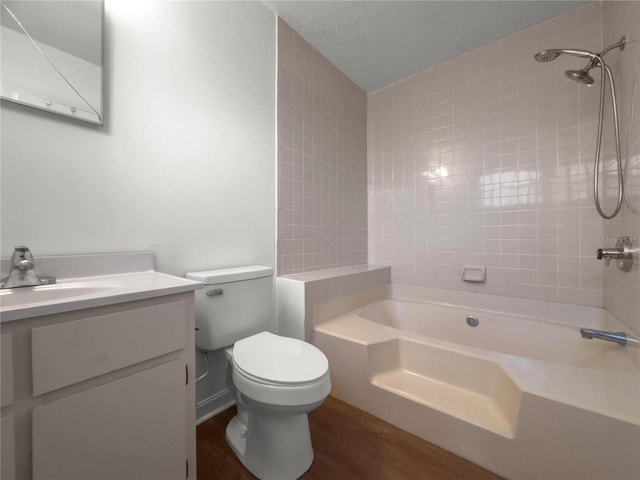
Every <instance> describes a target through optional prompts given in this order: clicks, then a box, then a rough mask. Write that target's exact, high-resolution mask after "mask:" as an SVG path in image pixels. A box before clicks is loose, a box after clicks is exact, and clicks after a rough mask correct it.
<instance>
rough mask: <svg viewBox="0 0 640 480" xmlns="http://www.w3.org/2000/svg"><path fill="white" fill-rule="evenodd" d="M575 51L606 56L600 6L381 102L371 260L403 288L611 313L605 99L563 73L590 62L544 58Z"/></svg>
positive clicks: (381, 95) (376, 122)
mask: <svg viewBox="0 0 640 480" xmlns="http://www.w3.org/2000/svg"><path fill="white" fill-rule="evenodd" d="M576 46H577V47H580V48H585V49H591V50H594V51H599V50H600V49H601V48H602V5H601V4H600V3H595V4H590V5H588V6H586V7H583V8H581V9H579V10H576V11H573V12H571V13H569V14H566V15H563V16H561V17H557V18H555V19H553V20H551V21H548V22H545V23H543V24H541V25H538V26H536V27H533V28H530V29H528V30H524V31H522V32H520V33H518V34H515V35H513V36H511V37H508V38H506V39H503V40H501V41H499V42H496V43H493V44H491V45H488V46H486V47H483V48H480V49H478V50H475V51H472V52H470V53H468V54H465V55H462V56H460V57H458V58H456V59H454V60H452V61H449V62H446V63H443V64H440V65H438V66H436V67H433V68H431V69H429V70H426V71H424V72H421V73H419V74H416V75H414V76H412V77H409V78H407V79H405V80H402V81H400V82H397V83H395V84H393V85H391V86H389V87H386V88H384V89H381V90H378V91H376V92H373V93H370V94H369V95H368V117H367V129H368V132H367V142H368V171H367V175H368V179H369V182H368V185H369V200H368V201H369V263H375V264H388V265H391V266H392V281H393V283H397V284H405V285H417V286H429V287H441V288H450V289H462V290H473V291H482V292H486V293H495V294H500V295H511V296H518V297H526V298H537V299H543V300H553V301H561V302H569V303H579V304H587V305H596V306H601V305H602V302H603V268H602V264H601V263H600V262H599V261H597V260H596V259H595V251H596V249H597V248H598V247H599V246H601V245H600V244H601V243H602V237H603V222H602V220H601V219H600V218H599V217H598V216H597V214H596V212H595V209H594V207H593V199H592V195H591V192H590V182H591V176H592V173H593V158H592V156H593V149H594V146H595V143H594V135H595V131H596V121H597V107H598V93H599V92H598V90H597V89H594V88H592V89H590V88H587V87H584V86H580V85H578V84H577V83H574V82H571V81H569V80H568V79H566V78H565V77H564V75H563V72H564V70H566V69H569V68H571V69H575V68H579V67H581V66H582V64H583V63H584V62H583V61H582V62H581V61H579V60H578V59H575V58H571V57H567V56H562V57H560V58H559V59H558V60H556V61H555V62H552V63H536V62H534V60H533V55H534V54H535V53H536V52H538V51H540V50H543V49H545V48H553V47H568V48H570V47H576ZM466 264H471V265H485V266H486V267H487V282H486V283H484V284H469V283H465V282H463V281H462V280H461V279H460V273H461V268H462V265H466Z"/></svg>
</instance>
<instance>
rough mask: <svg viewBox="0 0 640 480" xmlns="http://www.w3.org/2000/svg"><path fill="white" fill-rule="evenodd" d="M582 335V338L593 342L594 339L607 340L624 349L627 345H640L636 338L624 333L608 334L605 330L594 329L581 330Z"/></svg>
mask: <svg viewBox="0 0 640 480" xmlns="http://www.w3.org/2000/svg"><path fill="white" fill-rule="evenodd" d="M580 335H582V338H586V339H588V340H593V339H594V338H596V339H598V340H606V341H607V342H614V343H617V344H618V345H622V346H623V347H624V346H625V345H626V344H627V343H637V344H640V341H638V340H636V339H635V338H629V337H627V334H626V333H624V332H607V331H605V330H594V329H592V328H581V329H580Z"/></svg>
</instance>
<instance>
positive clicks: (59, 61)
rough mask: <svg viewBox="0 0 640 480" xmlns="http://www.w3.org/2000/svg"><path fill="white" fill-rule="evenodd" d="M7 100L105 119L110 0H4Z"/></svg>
mask: <svg viewBox="0 0 640 480" xmlns="http://www.w3.org/2000/svg"><path fill="white" fill-rule="evenodd" d="M0 26H1V28H2V32H1V48H2V51H1V57H0V58H1V61H2V65H1V67H2V69H1V71H2V76H1V81H0V97H2V99H3V100H8V101H10V102H14V103H19V104H22V105H28V106H30V107H35V108H38V109H41V110H47V111H50V112H54V113H57V114H60V115H64V116H67V117H71V118H75V119H78V120H82V121H85V122H90V123H95V124H98V125H103V106H102V83H103V81H102V80H103V67H104V65H103V32H104V0H84V1H77V0H70V1H65V0H13V1H10V0H2V2H1V5H0Z"/></svg>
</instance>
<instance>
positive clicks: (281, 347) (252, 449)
mask: <svg viewBox="0 0 640 480" xmlns="http://www.w3.org/2000/svg"><path fill="white" fill-rule="evenodd" d="M272 275H273V269H272V268H271V267H265V266H260V265H253V266H249V267H234V268H226V269H220V270H207V271H200V272H190V273H187V274H186V276H187V278H190V279H193V280H198V281H200V282H202V283H203V284H204V286H205V288H203V289H202V290H199V291H197V292H196V294H195V295H196V301H195V310H196V332H195V342H196V346H197V347H198V348H199V349H201V350H205V351H215V350H223V349H224V351H225V353H226V356H227V359H228V360H229V365H228V368H227V385H228V387H229V390H231V392H232V393H233V395H234V398H235V401H236V406H237V408H238V414H237V415H236V416H235V417H234V418H233V419H232V420H231V421H230V422H229V425H227V443H229V445H230V447H231V449H232V450H233V451H234V453H235V454H236V455H237V456H238V458H239V459H240V461H241V462H242V464H243V465H244V466H245V467H246V468H247V469H248V470H249V471H250V472H251V473H253V474H254V475H255V476H256V477H258V478H260V479H261V480H293V479H296V478H298V477H300V476H301V475H302V474H303V473H304V472H305V471H307V469H308V468H309V467H310V466H311V463H312V461H313V449H312V446H311V435H310V432H309V421H308V418H307V413H309V412H310V411H312V410H314V409H315V408H317V407H319V406H320V405H321V404H322V402H323V401H324V399H325V398H326V397H327V395H328V394H329V391H330V390H331V380H330V378H329V363H328V361H327V358H326V357H325V356H324V354H323V353H322V352H321V351H320V350H318V349H317V348H316V347H314V346H313V345H311V344H309V343H306V342H304V341H302V340H299V339H294V338H288V337H282V336H279V335H275V334H273V333H270V332H269V331H267V330H269V328H270V327H271V318H270V314H271V312H272V308H271V299H272V296H273V282H272ZM300 321H304V320H303V319H301V320H300Z"/></svg>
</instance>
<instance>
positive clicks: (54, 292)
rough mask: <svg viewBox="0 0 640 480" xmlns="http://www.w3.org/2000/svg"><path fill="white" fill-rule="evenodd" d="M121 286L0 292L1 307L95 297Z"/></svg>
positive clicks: (67, 285)
mask: <svg viewBox="0 0 640 480" xmlns="http://www.w3.org/2000/svg"><path fill="white" fill-rule="evenodd" d="M117 286H119V284H118V283H116V282H98V283H96V282H92V283H91V285H85V284H82V283H55V284H52V285H40V286H37V287H20V288H10V289H5V290H0V306H1V307H3V308H9V307H15V306H18V305H28V304H34V303H42V302H55V301H58V300H68V299H70V298H74V297H80V296H83V295H93V294H96V293H100V292H104V291H106V290H109V289H112V288H114V287H117Z"/></svg>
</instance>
